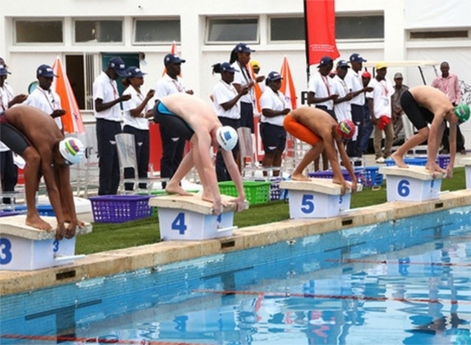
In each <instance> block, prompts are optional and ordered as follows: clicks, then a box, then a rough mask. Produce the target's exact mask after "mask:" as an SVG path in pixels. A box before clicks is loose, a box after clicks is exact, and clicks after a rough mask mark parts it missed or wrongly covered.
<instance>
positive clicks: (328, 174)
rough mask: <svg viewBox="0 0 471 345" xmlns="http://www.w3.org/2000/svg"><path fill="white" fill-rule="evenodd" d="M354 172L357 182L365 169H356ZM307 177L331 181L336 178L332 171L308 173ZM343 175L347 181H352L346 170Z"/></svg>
mask: <svg viewBox="0 0 471 345" xmlns="http://www.w3.org/2000/svg"><path fill="white" fill-rule="evenodd" d="M354 171H355V176H356V178H357V180H359V179H360V177H361V173H362V171H363V169H355V170H354ZM307 175H308V176H309V177H315V178H331V179H332V178H334V172H333V171H332V170H324V171H316V172H311V173H308V174H307ZM342 175H343V178H344V179H345V180H346V181H351V180H352V178H351V176H350V174H349V173H348V171H347V170H346V169H342Z"/></svg>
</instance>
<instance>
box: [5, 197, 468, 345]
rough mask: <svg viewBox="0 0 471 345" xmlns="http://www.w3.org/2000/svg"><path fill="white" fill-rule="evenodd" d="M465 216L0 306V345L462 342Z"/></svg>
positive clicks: (195, 264) (298, 244)
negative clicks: (58, 344)
mask: <svg viewBox="0 0 471 345" xmlns="http://www.w3.org/2000/svg"><path fill="white" fill-rule="evenodd" d="M470 219H471V206H468V207H461V208H457V209H453V210H443V211H438V212H435V213H431V214H426V215H421V216H416V217H411V218H406V219H401V220H397V221H390V222H385V223H379V224H375V225H370V226H363V227H356V228H351V229H346V230H343V231H337V232H332V233H327V234H322V235H316V236H311V237H307V238H303V239H299V240H296V241H288V242H282V243H277V244H274V245H270V246H265V247H258V248H253V249H250V250H245V251H239V252H230V253H226V254H221V255H214V256H210V257H204V258H200V259H197V260H191V261H186V262H179V263H174V264H169V265H165V266H162V267H155V268H153V269H143V270H139V271H135V272H130V273H123V274H120V275H115V276H110V277H103V278H99V279H91V280H84V281H81V282H79V283H76V284H70V285H64V286H60V287H55V288H48V289H43V290H38V291H33V292H31V293H23V294H18V295H8V296H3V297H2V298H1V300H0V312H1V320H0V322H1V323H0V332H1V338H0V343H1V344H56V343H61V344H67V345H69V344H110V343H116V344H149V345H150V344H153V345H157V344H160V345H163V344H193V345H196V344H218V345H225V344H227V345H236V344H247V345H248V344H253V345H256V344H275V345H278V344H280V345H281V344H283V345H297V344H303V345H304V344H353V345H357V344H362V345H364V344H382V345H388V344H391V345H392V344H471V337H470V333H469V331H470V328H471V325H470V323H469V321H470V320H471V289H470V287H471V281H470V280H471V273H470V267H471V225H470V223H471V222H470Z"/></svg>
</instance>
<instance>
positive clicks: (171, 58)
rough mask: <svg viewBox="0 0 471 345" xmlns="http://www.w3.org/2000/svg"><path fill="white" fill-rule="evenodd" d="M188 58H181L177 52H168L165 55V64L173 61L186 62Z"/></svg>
mask: <svg viewBox="0 0 471 345" xmlns="http://www.w3.org/2000/svg"><path fill="white" fill-rule="evenodd" d="M184 62H186V60H183V59H182V58H180V57H179V56H178V55H177V54H167V55H165V57H164V65H165V66H167V65H168V64H171V63H184Z"/></svg>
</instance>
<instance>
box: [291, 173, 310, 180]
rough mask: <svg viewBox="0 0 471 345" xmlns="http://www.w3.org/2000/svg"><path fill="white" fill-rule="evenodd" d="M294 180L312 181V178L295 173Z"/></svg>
mask: <svg viewBox="0 0 471 345" xmlns="http://www.w3.org/2000/svg"><path fill="white" fill-rule="evenodd" d="M291 179H292V180H293V181H311V179H310V178H309V177H307V176H304V175H303V174H293V175H291Z"/></svg>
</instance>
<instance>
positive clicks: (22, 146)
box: [0, 112, 30, 156]
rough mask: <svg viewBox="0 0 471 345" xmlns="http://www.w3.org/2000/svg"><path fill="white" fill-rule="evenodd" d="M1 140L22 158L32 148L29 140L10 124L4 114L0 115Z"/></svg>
mask: <svg viewBox="0 0 471 345" xmlns="http://www.w3.org/2000/svg"><path fill="white" fill-rule="evenodd" d="M0 140H1V141H2V143H4V144H5V145H6V146H8V148H9V149H10V150H12V151H13V152H15V153H16V154H17V155H20V156H21V155H23V152H24V151H25V150H26V149H27V148H28V147H29V146H30V143H29V141H28V139H26V137H25V136H24V135H23V133H21V132H20V131H19V130H17V129H16V128H15V127H13V126H12V125H10V124H8V121H7V119H6V116H5V113H4V112H2V113H0Z"/></svg>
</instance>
